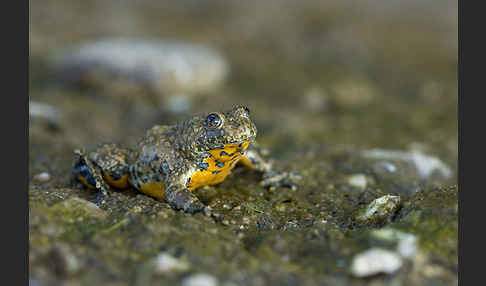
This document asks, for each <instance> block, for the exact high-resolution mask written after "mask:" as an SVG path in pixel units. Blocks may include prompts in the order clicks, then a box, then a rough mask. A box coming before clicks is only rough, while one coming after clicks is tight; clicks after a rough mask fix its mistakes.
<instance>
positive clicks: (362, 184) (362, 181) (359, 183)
mask: <svg viewBox="0 0 486 286" xmlns="http://www.w3.org/2000/svg"><path fill="white" fill-rule="evenodd" d="M348 184H349V185H351V186H353V187H356V188H360V189H362V190H364V189H366V185H367V182H366V176H365V175H363V174H356V175H352V176H350V177H349V178H348Z"/></svg>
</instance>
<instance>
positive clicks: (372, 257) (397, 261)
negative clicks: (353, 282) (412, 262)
mask: <svg viewBox="0 0 486 286" xmlns="http://www.w3.org/2000/svg"><path fill="white" fill-rule="evenodd" d="M402 265H403V262H402V259H401V257H400V256H399V255H398V254H396V253H394V252H392V251H389V250H386V249H381V248H372V249H369V250H366V251H364V252H362V253H359V254H357V255H356V256H355V257H354V258H353V262H352V265H351V273H352V274H353V275H354V276H357V277H367V276H372V275H376V274H380V273H384V274H392V273H394V272H395V271H397V270H398V269H400V267H402Z"/></svg>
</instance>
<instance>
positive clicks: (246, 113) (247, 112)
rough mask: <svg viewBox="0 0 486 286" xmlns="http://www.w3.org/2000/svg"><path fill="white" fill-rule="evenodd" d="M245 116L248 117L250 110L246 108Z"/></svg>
mask: <svg viewBox="0 0 486 286" xmlns="http://www.w3.org/2000/svg"><path fill="white" fill-rule="evenodd" d="M245 115H246V116H250V109H248V107H245Z"/></svg>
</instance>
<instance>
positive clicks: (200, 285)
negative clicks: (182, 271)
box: [181, 273, 218, 286]
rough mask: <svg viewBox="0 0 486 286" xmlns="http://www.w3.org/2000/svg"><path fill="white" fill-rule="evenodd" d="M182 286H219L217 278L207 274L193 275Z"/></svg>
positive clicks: (183, 281)
mask: <svg viewBox="0 0 486 286" xmlns="http://www.w3.org/2000/svg"><path fill="white" fill-rule="evenodd" d="M181 285H182V286H217V285H218V280H217V279H216V277H214V276H212V275H210V274H207V273H198V274H193V275H191V276H189V277H187V278H185V279H184V280H182V283H181Z"/></svg>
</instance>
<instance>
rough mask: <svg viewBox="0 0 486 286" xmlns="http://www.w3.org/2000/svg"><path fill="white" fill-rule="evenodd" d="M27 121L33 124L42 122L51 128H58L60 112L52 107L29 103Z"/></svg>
mask: <svg viewBox="0 0 486 286" xmlns="http://www.w3.org/2000/svg"><path fill="white" fill-rule="evenodd" d="M29 119H30V120H32V121H34V122H44V123H46V124H47V125H48V126H50V127H53V128H59V127H60V122H61V112H60V111H59V110H58V109H57V108H56V107H54V106H52V105H49V104H46V103H40V102H36V101H29Z"/></svg>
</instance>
